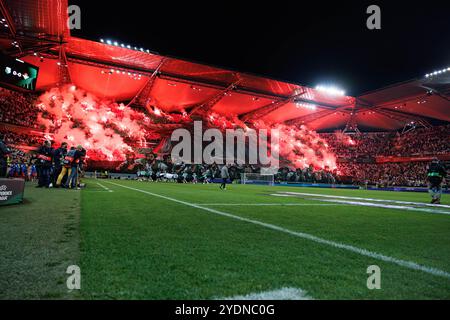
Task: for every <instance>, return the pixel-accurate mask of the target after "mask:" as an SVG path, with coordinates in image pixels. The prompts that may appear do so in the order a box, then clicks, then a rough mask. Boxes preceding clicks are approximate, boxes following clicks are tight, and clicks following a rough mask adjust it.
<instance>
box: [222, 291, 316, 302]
mask: <svg viewBox="0 0 450 320" xmlns="http://www.w3.org/2000/svg"><path fill="white" fill-rule="evenodd" d="M217 300H312V298H311V297H309V296H308V294H307V293H306V292H305V291H303V290H301V289H297V288H281V289H279V290H272V291H264V292H258V293H250V294H246V295H242V296H234V297H226V298H218V299H217Z"/></svg>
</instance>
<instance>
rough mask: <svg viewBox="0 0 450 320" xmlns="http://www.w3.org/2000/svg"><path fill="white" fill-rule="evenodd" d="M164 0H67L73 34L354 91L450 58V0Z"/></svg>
mask: <svg viewBox="0 0 450 320" xmlns="http://www.w3.org/2000/svg"><path fill="white" fill-rule="evenodd" d="M160 2H161V4H158V5H156V4H155V3H156V1H130V0H129V1H121V2H112V1H99V0H96V1H94V0H90V1H84V0H83V1H81V0H69V3H70V4H77V5H79V6H80V7H81V12H82V21H81V23H82V29H81V30H80V31H76V32H72V34H73V35H75V36H78V37H82V38H86V39H91V40H95V41H99V39H100V38H103V39H111V40H117V41H118V42H119V43H120V42H122V43H125V44H130V45H133V46H138V47H144V48H145V49H149V50H152V51H156V52H159V53H160V54H162V55H169V56H174V57H179V58H184V59H187V60H191V61H197V62H202V63H205V64H209V65H215V66H219V67H224V68H227V69H233V70H238V71H242V72H249V73H253V74H257V75H262V76H267V77H270V78H275V79H280V80H285V81H289V82H294V83H299V84H303V85H307V86H313V87H314V86H316V85H317V84H321V83H328V84H334V85H337V86H339V87H341V88H343V89H345V90H346V91H347V94H350V95H353V96H356V95H360V94H361V93H363V92H367V91H371V90H375V89H379V88H382V87H384V86H387V85H390V84H393V83H396V82H401V81H405V80H410V79H413V78H418V77H423V76H424V75H425V74H426V73H428V72H431V71H434V70H436V69H442V68H444V67H448V66H450V17H449V12H450V3H449V2H448V1H447V3H446V2H445V1H432V0H430V1H422V2H415V1H398V0H395V1H394V0H391V1H385V2H384V1H333V2H331V1H330V3H328V2H329V1H310V2H309V1H272V2H270V4H268V3H267V2H264V1H262V0H260V1H257V2H256V1H255V2H253V1H247V0H245V1H244V0H241V1H218V0H215V1H208V2H199V1H195V2H194V1H182V2H181V1H164V2H163V1H160ZM311 2H312V4H311ZM243 3H245V6H244V5H243ZM144 4H146V5H144ZM371 4H377V5H379V6H380V7H381V14H382V21H381V22H382V29H381V30H369V29H367V27H366V20H367V18H368V16H369V15H368V14H366V9H367V7H368V6H369V5H371Z"/></svg>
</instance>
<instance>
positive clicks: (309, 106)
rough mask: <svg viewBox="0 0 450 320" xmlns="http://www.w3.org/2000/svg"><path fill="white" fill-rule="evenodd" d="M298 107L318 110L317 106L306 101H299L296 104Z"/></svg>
mask: <svg viewBox="0 0 450 320" xmlns="http://www.w3.org/2000/svg"><path fill="white" fill-rule="evenodd" d="M295 105H296V107H297V108H305V109H308V110H317V106H316V105H315V104H312V103H306V102H297V103H296V104H295Z"/></svg>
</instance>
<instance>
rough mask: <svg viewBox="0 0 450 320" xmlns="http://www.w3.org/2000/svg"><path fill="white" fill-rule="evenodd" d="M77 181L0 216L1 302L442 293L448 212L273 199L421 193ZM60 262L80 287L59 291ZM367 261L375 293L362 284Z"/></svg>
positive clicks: (449, 261)
mask: <svg viewBox="0 0 450 320" xmlns="http://www.w3.org/2000/svg"><path fill="white" fill-rule="evenodd" d="M86 182H87V185H88V187H87V188H86V189H85V190H82V191H67V190H36V189H34V188H31V187H29V188H27V190H26V197H27V200H26V203H25V204H24V205H23V206H16V207H7V208H1V209H0V231H1V232H0V237H1V242H0V256H1V261H0V274H1V276H0V298H2V299H9V298H14V297H24V298H68V299H217V298H226V297H234V296H238V295H247V294H250V293H259V292H267V291H273V290H278V289H281V288H297V289H301V290H303V291H305V292H306V293H307V295H308V296H309V297H310V298H313V299H449V298H450V215H449V213H450V209H449V208H443V209H439V212H436V213H433V212H421V211H411V210H402V209H392V208H380V207H367V206H362V205H350V204H347V203H335V202H324V201H323V200H324V199H325V200H326V199H327V198H321V197H312V196H292V197H279V196H274V195H273V194H277V193H284V192H300V193H315V194H319V195H320V194H321V195H335V196H336V195H337V196H347V197H361V198H377V199H387V200H397V201H410V202H420V203H428V202H429V197H428V195H427V194H425V193H424V194H422V193H394V192H379V191H373V192H371V191H362V190H337V189H307V188H291V187H270V186H250V185H231V186H229V187H228V190H226V191H221V190H219V186H218V185H213V184H211V185H186V184H171V183H148V182H138V181H123V180H121V181H119V180H86ZM351 201H354V200H351ZM361 201H364V202H369V200H361ZM371 202H373V201H371ZM446 202H447V203H448V196H447V195H444V197H443V203H444V204H445V203H446ZM379 203H381V204H382V205H383V204H392V203H387V202H379ZM74 204H76V205H74ZM58 205H60V206H59V207H57V208H51V210H49V208H48V206H58ZM397 205H398V204H397ZM404 206H406V207H408V208H419V209H420V208H430V209H431V210H434V209H435V208H433V207H425V206H421V205H414V204H405V205H404ZM58 208H63V209H64V210H62V212H59V211H58V210H59V209H58ZM60 211H61V210H60ZM44 226H45V227H44ZM42 233H46V234H42ZM318 239H319V240H318ZM323 240H324V241H323ZM353 249H355V250H353ZM356 249H357V250H356ZM358 250H361V251H358ZM36 253H39V254H36ZM399 261H400V262H399ZM404 262H405V263H406V264H407V265H404ZM70 264H77V265H79V266H80V268H81V275H82V280H81V285H82V288H81V290H80V291H79V292H78V291H77V292H68V290H67V289H66V288H65V278H66V277H67V275H66V274H65V269H66V268H67V266H68V265H70ZM371 265H377V266H379V267H380V269H381V288H380V289H379V290H369V289H368V288H367V279H368V277H369V274H367V268H368V266H371ZM28 269H31V270H32V271H31V274H28V273H27V271H26V270H28ZM34 278H36V279H34ZM30 283H31V284H30ZM33 284H34V285H33ZM30 288H32V290H31V289H30Z"/></svg>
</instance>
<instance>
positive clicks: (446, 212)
mask: <svg viewBox="0 0 450 320" xmlns="http://www.w3.org/2000/svg"><path fill="white" fill-rule="evenodd" d="M318 201H324V202H332V203H339V204H349V205H354V206H363V207H376V208H384V209H398V210H406V211H416V212H427V213H433V214H444V215H450V211H441V210H435V209H428V208H414V207H408V206H397V205H391V204H381V203H371V202H359V201H345V200H337V199H336V200H331V199H330V200H328V199H327V200H326V199H318Z"/></svg>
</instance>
